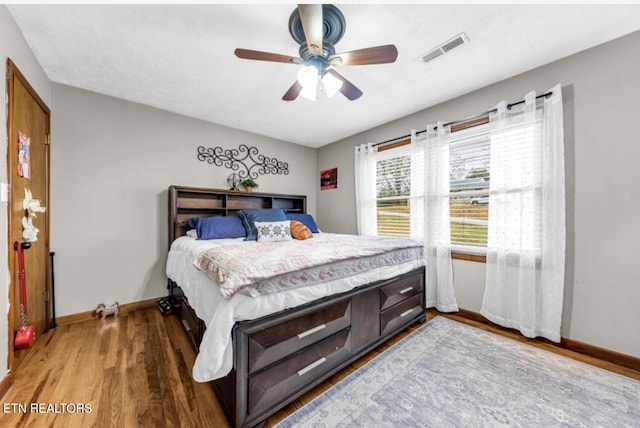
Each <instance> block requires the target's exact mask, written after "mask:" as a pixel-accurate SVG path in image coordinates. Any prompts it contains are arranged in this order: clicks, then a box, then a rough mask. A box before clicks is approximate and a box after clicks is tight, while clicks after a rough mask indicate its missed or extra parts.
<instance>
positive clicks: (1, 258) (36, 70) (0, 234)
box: [0, 5, 51, 380]
mask: <svg viewBox="0 0 640 428" xmlns="http://www.w3.org/2000/svg"><path fill="white" fill-rule="evenodd" d="M7 58H10V59H11V60H12V61H13V62H14V64H15V65H16V67H18V69H19V70H20V72H21V73H22V74H23V75H24V76H25V77H26V79H27V80H28V81H29V83H30V84H31V86H32V87H33V88H34V89H35V91H36V92H37V93H38V95H39V96H40V98H42V100H43V101H44V102H45V103H46V104H47V105H49V106H51V104H50V98H51V94H50V85H49V79H47V76H46V75H45V74H44V72H43V71H42V68H41V67H40V65H39V64H38V62H37V61H36V59H35V57H34V56H33V53H32V52H31V49H30V48H29V46H28V45H27V43H26V41H25V40H24V38H23V37H22V33H21V32H20V30H19V29H18V27H17V26H16V24H15V22H14V21H13V18H12V17H11V15H10V14H9V11H8V10H7V7H6V6H4V5H0V59H1V60H2V65H1V67H2V70H3V73H2V75H3V76H4V71H5V70H6V64H7ZM0 98H1V99H2V102H0V118H2V125H0V146H1V147H2V149H0V152H1V153H0V182H1V183H7V146H8V144H9V140H8V136H7V126H6V117H7V105H6V101H5V100H6V99H7V85H6V84H5V83H4V81H3V83H2V84H1V85H0ZM7 228H8V220H7V204H6V202H2V203H0V366H1V365H5V366H6V364H7V358H8V355H9V349H8V348H7V346H8V341H7V338H8V337H9V331H8V319H7V315H6V314H7V313H8V311H9V307H8V303H9V300H8V299H9V287H10V286H11V285H12V284H11V278H10V277H9V266H8V265H7V257H8V255H7V254H8V250H7ZM3 377H4V373H2V369H0V380H2V378H3Z"/></svg>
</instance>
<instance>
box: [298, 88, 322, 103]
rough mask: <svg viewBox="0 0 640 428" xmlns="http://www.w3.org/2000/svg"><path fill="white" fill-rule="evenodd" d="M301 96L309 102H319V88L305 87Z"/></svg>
mask: <svg viewBox="0 0 640 428" xmlns="http://www.w3.org/2000/svg"><path fill="white" fill-rule="evenodd" d="M300 96H301V97H302V98H306V99H308V100H309V101H318V87H317V86H316V87H313V88H312V87H311V86H307V87H306V88H305V87H303V88H302V90H301V91H300Z"/></svg>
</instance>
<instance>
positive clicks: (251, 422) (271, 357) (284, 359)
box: [176, 267, 426, 427]
mask: <svg viewBox="0 0 640 428" xmlns="http://www.w3.org/2000/svg"><path fill="white" fill-rule="evenodd" d="M424 290H425V272H424V267H421V268H419V269H416V270H414V271H411V272H409V273H406V274H404V275H401V276H398V277H396V278H393V279H389V280H384V281H378V282H375V283H372V284H367V285H364V286H362V287H358V288H356V289H354V290H351V291H350V292H347V293H343V294H339V295H334V296H329V297H326V298H323V299H320V300H318V301H315V302H311V303H309V304H306V305H303V306H299V307H296V308H293V309H289V310H286V311H282V312H279V313H277V314H273V315H270V316H267V317H263V318H259V319H257V320H252V321H243V322H239V323H237V324H236V326H235V327H234V331H233V334H234V347H235V348H234V369H233V370H232V371H231V373H229V374H228V375H227V376H225V377H224V378H221V379H216V380H215V381H213V382H212V385H213V387H214V390H215V392H216V396H217V397H218V400H219V401H220V404H221V407H222V408H223V410H224V412H225V415H226V417H227V419H228V421H229V423H230V425H231V426H232V427H252V426H260V425H262V424H263V423H264V421H265V420H266V419H267V418H268V417H269V416H270V415H272V414H273V413H275V412H276V411H277V410H279V409H280V408H282V407H284V406H286V405H287V404H289V403H290V402H291V401H293V400H294V399H296V398H297V397H299V396H300V395H302V394H304V393H305V392H307V391H308V390H310V389H311V388H313V387H315V386H316V385H318V384H319V383H321V382H323V381H324V380H325V379H327V378H328V377H330V376H332V375H333V374H335V373H336V372H338V371H339V370H341V369H343V368H344V367H346V366H347V365H349V364H351V363H352V362H353V361H355V360H356V359H358V358H360V357H361V356H363V355H364V354H366V353H367V352H369V351H371V350H372V349H373V348H375V347H376V346H378V345H379V344H381V343H382V342H384V341H385V340H387V339H388V338H390V337H392V336H393V335H395V334H396V333H398V332H399V331H401V330H403V329H405V328H406V327H408V326H409V325H411V324H413V323H415V322H424V321H425V320H426V316H425V293H424ZM176 297H177V298H178V300H179V301H181V302H182V307H181V308H179V310H178V311H177V315H178V316H179V317H180V319H181V321H182V324H183V326H184V327H185V331H186V333H187V334H188V336H189V337H190V339H191V341H192V343H193V344H194V346H195V347H196V350H197V346H198V344H199V342H198V340H199V339H198V338H202V333H203V331H204V323H202V321H200V320H198V319H197V318H195V320H194V319H193V318H194V317H195V315H194V314H193V312H192V310H190V308H189V307H188V302H186V300H184V297H183V296H180V293H179V292H177V293H176Z"/></svg>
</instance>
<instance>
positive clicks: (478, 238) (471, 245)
mask: <svg viewBox="0 0 640 428" xmlns="http://www.w3.org/2000/svg"><path fill="white" fill-rule="evenodd" d="M488 131H489V130H488V125H487V124H486V121H483V122H482V123H481V124H480V125H478V126H474V127H471V128H466V129H461V130H459V131H456V132H455V133H452V136H455V139H454V140H453V141H452V142H451V145H450V155H449V159H450V169H451V173H450V177H451V181H450V189H451V190H450V194H449V195H448V197H449V204H450V213H451V242H452V244H453V247H454V249H455V250H457V251H462V252H471V253H474V252H476V253H477V252H479V251H478V250H479V249H482V248H483V247H485V246H486V243H487V221H488V213H489V135H488ZM409 142H410V141H409V140H406V141H405V142H404V145H402V146H398V145H395V147H393V148H391V149H386V148H385V149H382V150H379V152H378V154H377V159H376V196H377V198H376V207H377V221H378V229H377V231H378V235H383V236H410V230H411V224H410V214H412V213H411V198H410V195H411V153H410V149H409V147H410V146H409ZM418 202H421V200H420V201H418ZM416 214H418V215H422V209H419V210H416V209H414V212H413V215H414V216H415V215H416Z"/></svg>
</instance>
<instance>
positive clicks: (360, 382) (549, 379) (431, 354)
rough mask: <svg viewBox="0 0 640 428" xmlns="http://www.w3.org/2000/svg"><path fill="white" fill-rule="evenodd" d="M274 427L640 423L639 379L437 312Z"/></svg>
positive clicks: (438, 426) (563, 425)
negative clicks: (476, 326) (557, 353)
mask: <svg viewBox="0 0 640 428" xmlns="http://www.w3.org/2000/svg"><path fill="white" fill-rule="evenodd" d="M277 427H278V428H284V427H305V428H306V427H327V428H328V427H375V428H382V427H392V428H398V427H437V428H442V427H536V428H537V427H545V428H546V427H572V428H573V427H640V381H638V380H634V379H631V378H627V377H624V376H621V375H618V374H615V373H612V372H609V371H606V370H604V369H600V368H597V367H593V366H590V365H588V364H585V363H582V362H579V361H575V360H572V359H570V358H566V357H562V356H560V355H556V354H554V353H552V352H548V351H545V350H542V349H539V348H535V347H533V346H530V345H527V344H525V343H521V342H518V341H515V340H512V339H509V338H506V337H503V336H499V335H496V334H493V333H490V332H487V331H484V330H481V329H477V328H474V327H470V326H468V325H465V324H462V323H459V322H456V321H452V320H450V319H448V318H444V317H436V318H434V319H433V320H431V321H429V322H428V323H427V324H426V325H424V326H423V327H421V328H420V329H418V330H416V331H415V332H413V333H412V334H410V335H409V336H407V337H405V338H404V339H402V340H401V341H400V342H398V343H397V344H396V345H394V346H393V347H392V348H390V349H389V350H388V351H386V352H385V353H383V354H381V355H379V356H377V357H376V358H374V359H373V360H371V361H370V362H369V363H367V364H366V365H365V366H363V367H361V368H360V369H358V370H357V371H356V372H354V373H353V374H351V375H349V376H348V377H347V378H345V379H344V380H343V381H342V382H340V383H339V384H337V385H335V386H333V387H332V388H330V389H329V390H328V391H327V392H326V393H324V394H322V395H321V396H319V397H317V398H316V399H315V400H313V401H311V402H310V403H309V404H307V405H306V406H305V407H303V408H301V409H299V410H298V411H296V412H295V413H293V414H291V415H290V416H289V417H287V418H286V419H284V420H283V421H282V422H280V423H279V424H278V425H277Z"/></svg>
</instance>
